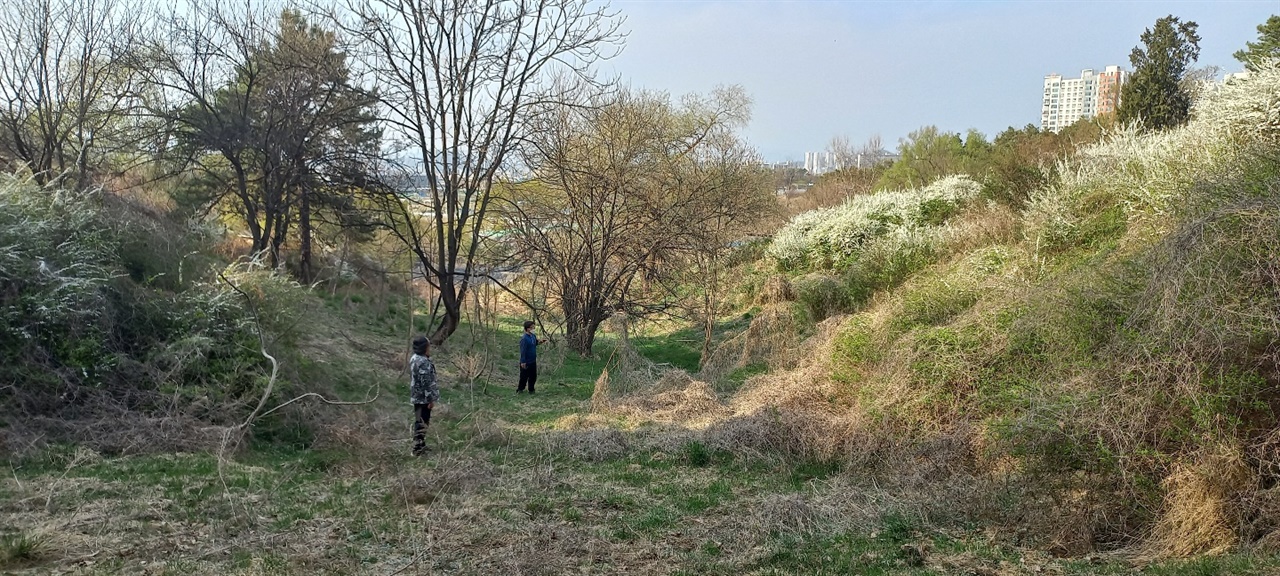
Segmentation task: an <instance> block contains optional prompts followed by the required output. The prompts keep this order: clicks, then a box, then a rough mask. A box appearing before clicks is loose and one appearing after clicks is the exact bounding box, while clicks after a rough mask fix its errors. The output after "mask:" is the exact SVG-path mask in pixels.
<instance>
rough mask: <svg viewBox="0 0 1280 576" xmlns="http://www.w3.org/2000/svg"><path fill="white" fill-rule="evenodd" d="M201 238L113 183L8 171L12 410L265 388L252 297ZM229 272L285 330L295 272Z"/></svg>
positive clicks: (29, 412) (206, 407) (203, 402)
mask: <svg viewBox="0 0 1280 576" xmlns="http://www.w3.org/2000/svg"><path fill="white" fill-rule="evenodd" d="M202 238H203V236H202V235H201V234H199V233H198V231H192V230H190V229H188V228H186V227H185V226H176V225H173V224H169V223H166V222H165V221H164V220H163V219H162V218H158V217H155V216H149V215H147V211H146V209H145V208H143V207H140V206H134V205H131V204H129V203H128V202H126V201H124V200H121V199H120V198H118V197H115V196H112V195H109V194H105V193H71V192H66V191H62V190H52V189H44V188H41V187H38V186H35V185H34V184H32V183H30V182H25V181H20V180H16V179H13V178H8V179H5V180H4V181H2V182H0V353H2V354H3V357H4V359H5V361H4V362H3V363H0V382H3V384H4V386H3V387H0V394H2V395H3V396H4V397H5V398H4V400H3V402H2V403H3V405H4V406H5V409H4V412H5V413H6V414H4V417H5V418H6V420H9V421H11V422H12V421H13V420H15V419H21V418H32V417H44V416H51V417H57V418H85V417H90V416H92V415H95V414H99V415H102V414H107V413H111V412H112V411H117V412H118V411H120V410H127V411H140V412H143V413H146V412H151V411H156V410H160V409H161V408H163V409H165V410H169V411H174V410H178V411H183V410H191V411H194V412H196V414H195V415H196V416H199V417H202V418H212V419H214V420H215V421H216V420H219V419H221V418H231V417H234V414H235V412H236V410H235V409H228V406H230V405H233V404H235V402H236V400H238V399H239V398H240V397H241V396H243V395H246V394H253V393H255V392H256V391H258V390H260V385H261V383H262V380H263V377H264V376H263V375H264V374H265V372H264V367H265V365H264V362H265V360H264V359H263V358H262V357H261V355H260V354H259V353H258V337H257V334H256V331H255V330H256V324H255V323H254V322H252V320H251V316H250V315H249V314H247V313H246V312H247V311H246V309H245V307H246V300H244V299H243V298H242V297H241V296H240V295H238V294H236V293H235V292H233V291H232V290H230V289H229V288H228V287H227V286H226V285H225V284H223V283H221V282H219V281H218V280H217V279H216V278H213V277H211V275H210V267H209V266H210V264H211V263H212V262H213V261H212V260H211V259H210V258H209V257H206V256H204V255H203V254H204V253H205V252H206V251H205V250H202V249H201V247H200V246H199V241H200V240H201V239H202ZM184 268H185V269H184ZM215 269H216V268H215ZM227 273H228V275H229V276H230V277H232V278H233V279H234V281H235V282H237V283H238V284H241V285H242V288H243V289H245V290H246V292H247V293H249V294H250V295H252V296H253V297H254V299H255V301H256V302H257V307H258V308H259V310H260V311H261V316H262V317H263V322H262V325H263V327H264V329H265V330H267V331H268V334H269V335H270V337H271V338H272V339H273V340H275V341H278V339H279V338H280V337H281V336H285V335H287V334H288V333H289V330H288V328H289V326H290V325H291V322H292V319H293V318H294V317H296V316H297V310H295V309H292V308H291V307H290V305H289V302H291V301H296V300H297V296H296V295H297V291H295V290H293V289H292V288H291V286H293V284H292V282H289V281H287V280H284V279H282V278H280V277H278V276H276V275H274V274H271V273H269V272H265V271H262V270H260V269H255V268H253V267H251V266H237V267H233V268H231V269H228V271H227ZM283 343H284V344H288V342H287V341H284V342H283Z"/></svg>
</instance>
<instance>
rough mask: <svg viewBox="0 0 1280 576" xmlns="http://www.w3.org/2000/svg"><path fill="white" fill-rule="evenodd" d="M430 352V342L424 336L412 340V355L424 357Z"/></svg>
mask: <svg viewBox="0 0 1280 576" xmlns="http://www.w3.org/2000/svg"><path fill="white" fill-rule="evenodd" d="M429 352H431V341H430V340H427V337H426V336H419V337H417V338H414V339H413V353H414V354H417V355H419V356H426V355H427V354H428V353H429Z"/></svg>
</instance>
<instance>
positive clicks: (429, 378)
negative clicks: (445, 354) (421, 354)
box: [424, 362, 440, 407]
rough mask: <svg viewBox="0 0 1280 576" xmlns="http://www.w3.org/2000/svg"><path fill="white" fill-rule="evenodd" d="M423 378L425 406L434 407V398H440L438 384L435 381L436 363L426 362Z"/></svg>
mask: <svg viewBox="0 0 1280 576" xmlns="http://www.w3.org/2000/svg"><path fill="white" fill-rule="evenodd" d="M424 372H425V374H424V378H425V379H426V384H427V406H428V407H435V404H436V400H439V399H440V384H439V383H438V382H436V365H435V363H434V362H427V363H426V369H425V370H424Z"/></svg>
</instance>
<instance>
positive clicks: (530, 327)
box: [524, 320, 533, 332]
mask: <svg viewBox="0 0 1280 576" xmlns="http://www.w3.org/2000/svg"><path fill="white" fill-rule="evenodd" d="M532 330H533V320H525V321H524V331H525V332H530V331H532Z"/></svg>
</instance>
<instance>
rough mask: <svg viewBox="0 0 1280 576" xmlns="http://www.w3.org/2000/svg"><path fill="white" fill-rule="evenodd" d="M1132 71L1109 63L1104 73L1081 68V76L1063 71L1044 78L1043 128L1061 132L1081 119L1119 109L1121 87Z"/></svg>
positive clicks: (1041, 118) (1041, 106) (1041, 115)
mask: <svg viewBox="0 0 1280 576" xmlns="http://www.w3.org/2000/svg"><path fill="white" fill-rule="evenodd" d="M1128 77H1129V72H1127V71H1125V70H1122V69H1121V68H1120V67H1119V66H1107V67H1106V69H1104V70H1103V71H1102V72H1094V70H1093V69H1092V68H1086V69H1084V70H1081V71H1080V77H1079V78H1063V77H1062V76H1061V75H1059V74H1050V75H1048V76H1045V77H1044V99H1043V100H1042V102H1041V104H1040V127H1041V128H1042V129H1044V130H1050V131H1053V132H1057V131H1059V130H1062V129H1063V128H1066V127H1067V126H1070V125H1072V124H1074V123H1075V122H1076V121H1077V120H1079V119H1081V118H1093V117H1094V116H1098V115H1100V114H1110V113H1112V112H1115V110H1116V107H1117V106H1119V104H1120V87H1121V86H1122V85H1124V81H1125V80H1126V79H1127V78H1128Z"/></svg>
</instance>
